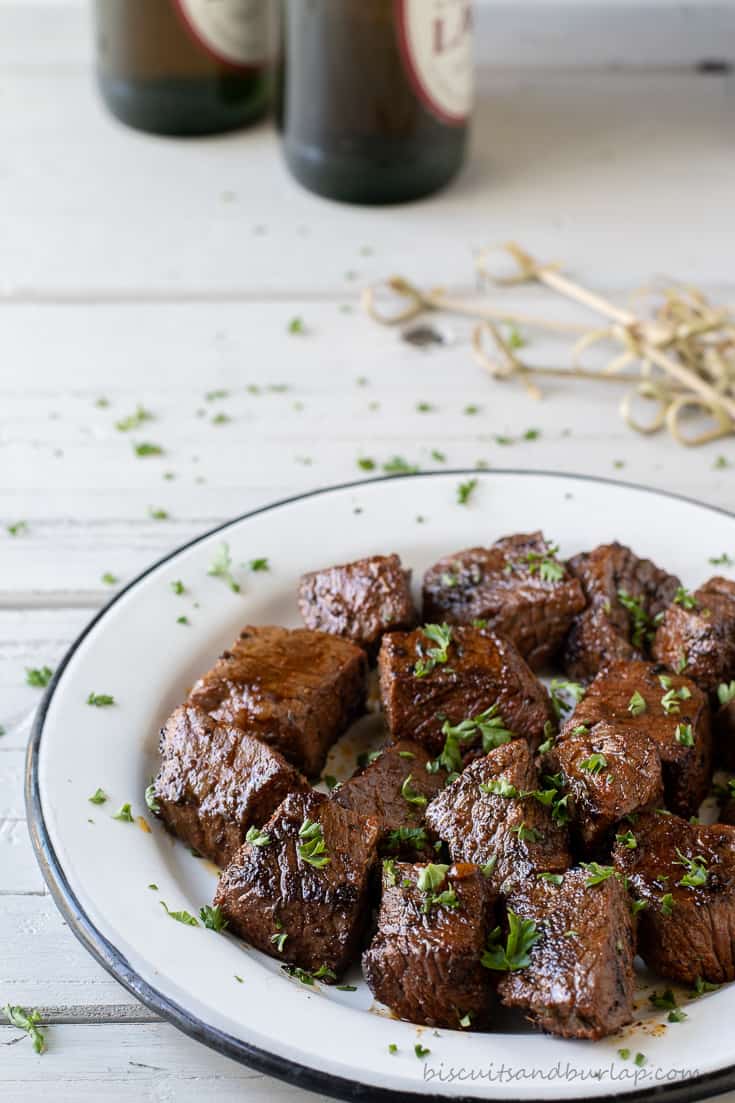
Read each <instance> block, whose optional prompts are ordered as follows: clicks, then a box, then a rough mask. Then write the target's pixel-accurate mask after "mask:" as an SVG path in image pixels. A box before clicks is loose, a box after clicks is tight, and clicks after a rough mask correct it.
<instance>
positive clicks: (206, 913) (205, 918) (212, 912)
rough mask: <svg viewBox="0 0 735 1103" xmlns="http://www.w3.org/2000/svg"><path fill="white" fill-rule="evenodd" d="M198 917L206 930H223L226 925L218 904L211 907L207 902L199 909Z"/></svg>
mask: <svg viewBox="0 0 735 1103" xmlns="http://www.w3.org/2000/svg"><path fill="white" fill-rule="evenodd" d="M199 918H200V919H201V921H202V924H203V925H204V926H205V927H206V928H207V930H208V931H224V929H225V927H226V926H227V920H226V919H225V917H224V915H223V914H222V909H221V908H220V907H219V906H217V907H214V908H213V907H210V905H209V904H205V905H204V907H203V908H200V909H199Z"/></svg>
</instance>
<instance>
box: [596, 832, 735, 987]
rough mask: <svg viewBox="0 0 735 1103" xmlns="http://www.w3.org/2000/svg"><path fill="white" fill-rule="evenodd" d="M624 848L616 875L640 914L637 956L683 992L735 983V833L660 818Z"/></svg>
mask: <svg viewBox="0 0 735 1103" xmlns="http://www.w3.org/2000/svg"><path fill="white" fill-rule="evenodd" d="M633 833H634V835H635V840H636V845H635V847H632V848H631V847H630V846H627V845H625V844H623V843H619V844H618V845H617V846H616V848H615V852H614V862H615V867H616V869H617V870H618V871H619V872H620V873H621V874H622V875H623V876H624V877H626V878H628V885H629V888H630V892H631V893H632V894H633V896H634V897H635V898H636V899H638V900H639V901H641V903H643V904H645V906H644V907H643V909H642V910H641V911H640V912H639V913H638V953H639V954H640V956H641V957H642V958H643V960H644V961H645V963H646V964H647V965H648V966H649V968H650V969H652V970H653V971H654V972H655V973H659V974H660V975H661V976H662V977H670V978H671V979H672V980H677V981H680V982H681V983H682V984H692V983H693V982H694V981H695V980H696V979H697V977H702V978H703V979H704V980H706V981H709V982H711V983H713V984H720V983H722V982H724V981H731V980H735V827H723V826H721V825H719V824H716V825H715V826H713V827H703V826H701V825H700V824H692V823H689V822H688V821H687V820H683V819H680V818H679V817H678V816H671V815H666V814H665V813H662V812H658V813H656V812H653V813H650V814H648V815H646V816H642V817H641V818H640V820H639V821H638V823H637V824H636V825H635V827H634V828H633Z"/></svg>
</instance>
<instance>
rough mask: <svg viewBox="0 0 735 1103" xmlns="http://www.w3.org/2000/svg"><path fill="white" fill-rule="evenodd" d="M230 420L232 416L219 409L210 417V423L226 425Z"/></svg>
mask: <svg viewBox="0 0 735 1103" xmlns="http://www.w3.org/2000/svg"><path fill="white" fill-rule="evenodd" d="M231 421H232V418H231V417H230V416H229V414H226V413H224V412H223V411H220V412H219V413H218V414H215V415H214V417H213V418H212V425H228V424H229V423H230V422H231Z"/></svg>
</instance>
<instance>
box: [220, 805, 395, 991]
mask: <svg viewBox="0 0 735 1103" xmlns="http://www.w3.org/2000/svg"><path fill="white" fill-rule="evenodd" d="M378 830H379V829H378V825H377V823H376V822H375V821H374V820H364V819H362V818H360V817H359V816H356V815H354V813H353V812H350V811H349V810H348V809H346V808H341V807H340V805H338V804H336V803H335V802H334V801H331V800H329V799H328V798H327V797H325V796H323V795H322V794H321V793H316V792H314V791H313V790H312V791H311V792H309V793H291V795H290V796H288V797H286V799H285V800H284V802H283V804H281V806H280V807H279V808H277V809H276V811H275V812H274V813H273V815H272V816H271V818H270V820H268V822H267V823H266V824H265V826H264V827H263V829H262V832H261V833H260V834H259V836H258V837H257V838H256V839H254V840H253V841H252V842H246V843H245V844H244V846H243V847H241V849H240V850H239V851H238V852H237V854H235V856H234V858H233V859H232V861H231V862H230V864H229V866H228V867H227V869H226V870H225V871H224V873H223V874H222V876H221V877H220V881H219V885H218V886H217V892H216V895H215V898H214V904H215V906H218V907H220V908H221V909H222V914H223V916H224V918H225V919H226V920H227V923H228V924H229V927H230V930H231V931H233V932H234V933H235V934H237V935H240V937H241V938H244V939H245V940H246V941H247V942H249V943H250V944H251V945H252V946H255V948H256V949H258V950H262V951H263V953H266V954H270V955H271V957H275V958H278V959H279V960H281V961H283V962H287V963H289V964H291V965H295V966H298V967H299V968H301V969H306V970H307V971H309V972H314V971H321V974H322V975H323V976H324V978H325V979H327V980H331V979H334V977H335V976H338V975H339V974H340V973H341V972H342V971H343V970H344V969H345V968H346V967H347V966H348V965H349V963H350V961H351V960H352V959H353V958H354V957H355V955H356V953H357V951H358V949H359V943H360V938H361V936H362V932H363V930H364V927H365V921H366V919H367V916H368V912H369V908H368V899H367V898H368V886H369V881H370V874H371V870H372V868H373V865H374V864H375V860H376V847H377V840H378Z"/></svg>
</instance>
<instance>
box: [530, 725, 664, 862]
mask: <svg viewBox="0 0 735 1103" xmlns="http://www.w3.org/2000/svg"><path fill="white" fill-rule="evenodd" d="M546 762H547V763H548V767H549V769H550V770H551V771H552V772H553V773H555V774H556V773H558V774H559V775H560V776H561V781H562V783H563V786H564V789H565V792H566V793H567V794H568V797H569V800H568V808H569V815H570V819H571V824H572V832H573V835H574V836H575V838H576V841H577V842H578V843H579V845H580V846H581V848H582V850H583V851H584V853H585V854H586V855H587V856H594V855H595V854H597V853H598V852H599V851H600V850H602V849H604V848H605V846H606V845H607V844H608V843H609V842H610V841H611V836H612V835H613V833H614V829H615V827H616V826H617V825H618V824H619V823H620V821H621V820H623V819H624V818H625V817H626V816H631V815H635V814H636V813H638V812H641V811H643V810H645V809H649V808H655V807H656V806H657V805H659V804H661V803H662V800H663V784H662V780H661V758H660V755H659V752H658V749H657V747H656V744H655V742H654V741H653V739H651V738H649V736H647V735H646V734H645V733H644V732H642V731H635V730H630V731H629V730H627V729H626V728H624V727H622V726H620V725H618V724H614V723H608V722H607V721H606V720H603V721H601V722H600V723H599V724H595V726H594V728H592V730H591V731H587V730H584V731H579V732H578V734H576V735H569V736H567V737H566V738H564V739H560V740H559V741H558V742H557V743H556V745H555V746H554V747H553V748H552V749H551V751H550V752H549V754H548V756H547V758H546Z"/></svg>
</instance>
